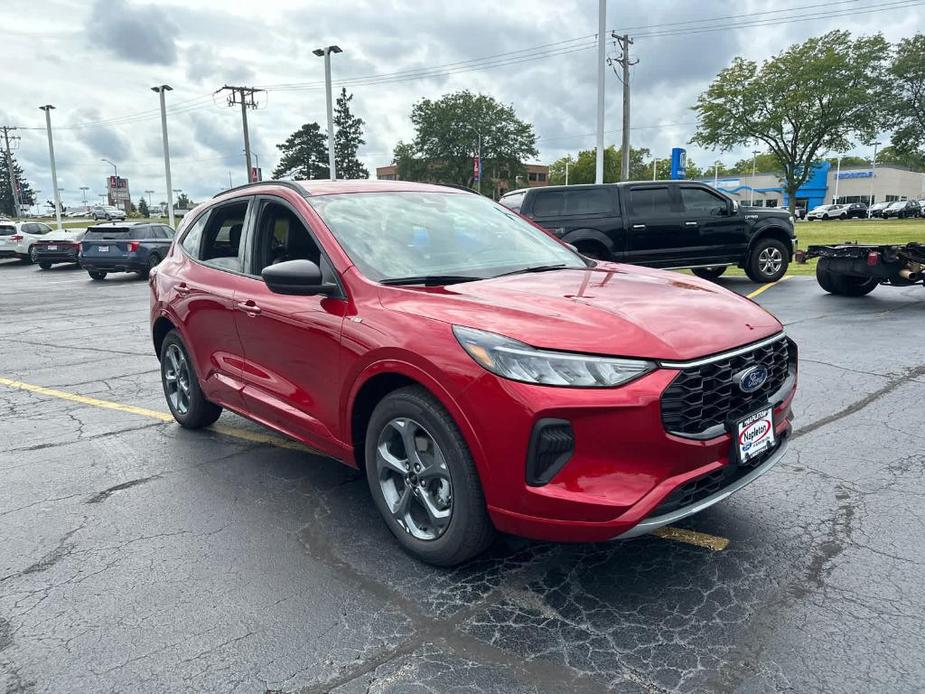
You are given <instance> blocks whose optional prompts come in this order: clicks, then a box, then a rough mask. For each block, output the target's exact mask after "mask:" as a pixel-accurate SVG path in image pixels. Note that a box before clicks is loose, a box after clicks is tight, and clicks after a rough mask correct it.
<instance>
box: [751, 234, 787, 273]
mask: <svg viewBox="0 0 925 694" xmlns="http://www.w3.org/2000/svg"><path fill="white" fill-rule="evenodd" d="M789 256H790V252H789V251H788V250H787V247H786V246H785V245H784V244H783V242H782V241H779V240H777V239H776V238H773V237H765V238H763V239H758V241H756V242H755V245H754V246H753V247H752V250H751V252H750V253H749V254H748V259H747V260H746V262H745V274H746V275H748V278H749V279H750V280H751V281H752V282H758V283H760V284H765V283H767V282H777V280H779V279H780V278H781V277H783V276H784V273H785V272H787V267H788V266H789V265H790V259H789Z"/></svg>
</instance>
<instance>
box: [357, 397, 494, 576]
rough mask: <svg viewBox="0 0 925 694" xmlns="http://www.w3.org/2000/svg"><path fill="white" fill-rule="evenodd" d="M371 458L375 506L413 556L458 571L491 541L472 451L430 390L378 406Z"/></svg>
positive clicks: (369, 441) (368, 446)
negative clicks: (458, 567) (454, 567)
mask: <svg viewBox="0 0 925 694" xmlns="http://www.w3.org/2000/svg"><path fill="white" fill-rule="evenodd" d="M365 453H366V473H367V474H366V478H367V481H368V483H369V490H370V493H371V494H372V497H373V501H374V502H375V504H376V508H378V509H379V512H380V513H381V514H382V517H383V519H384V520H385V522H386V525H387V526H388V527H389V530H390V531H391V532H392V534H393V535H394V536H395V539H396V540H397V541H398V543H399V544H400V545H401V546H402V548H403V549H404V550H405V551H407V552H408V553H409V554H411V555H413V556H414V557H416V558H418V559H420V560H422V561H425V562H427V563H429V564H434V565H437V566H455V565H457V564H461V563H462V562H465V561H467V560H468V559H471V558H472V557H474V556H476V555H478V554H480V553H481V552H483V551H484V550H485V549H486V548H487V547H488V545H489V544H491V541H492V539H493V538H494V534H495V529H494V526H492V523H491V520H490V519H489V517H488V511H487V509H486V506H485V496H484V494H483V492H482V485H481V482H480V480H479V476H478V472H477V471H476V468H475V463H474V462H473V460H472V455H471V453H470V452H469V447H468V446H467V445H466V442H465V440H464V439H463V437H462V434H461V433H460V431H459V428H458V427H457V426H456V423H455V422H454V421H453V419H452V417H451V416H450V415H449V413H448V412H447V411H446V410H445V409H444V407H443V406H442V405H441V404H440V402H439V401H438V400H437V399H436V398H435V397H434V396H433V395H431V394H430V393H429V392H428V391H427V390H426V389H425V388H423V387H421V386H409V387H406V388H401V389H399V390H396V391H393V392H392V393H389V394H388V395H387V396H386V397H385V398H383V399H382V400H381V401H380V402H379V404H378V405H377V406H376V409H375V410H374V411H373V414H372V417H371V418H370V421H369V426H368V427H367V430H366V442H365Z"/></svg>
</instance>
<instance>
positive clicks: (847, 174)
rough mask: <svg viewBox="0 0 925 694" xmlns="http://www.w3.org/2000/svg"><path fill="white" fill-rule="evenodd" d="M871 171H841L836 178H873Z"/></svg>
mask: <svg viewBox="0 0 925 694" xmlns="http://www.w3.org/2000/svg"><path fill="white" fill-rule="evenodd" d="M873 176H874V172H873V171H842V172H841V173H840V174H838V178H840V179H841V178H873Z"/></svg>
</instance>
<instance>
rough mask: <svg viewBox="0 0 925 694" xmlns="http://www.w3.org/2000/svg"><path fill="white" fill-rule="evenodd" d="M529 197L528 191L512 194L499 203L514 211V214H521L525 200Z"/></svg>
mask: <svg viewBox="0 0 925 694" xmlns="http://www.w3.org/2000/svg"><path fill="white" fill-rule="evenodd" d="M526 195H527V191H521V192H520V193H511V194H510V195H505V196H504V197H502V198H501V199H500V200H499V201H498V202H500V203H501V204H502V205H504V206H505V207H506V208H508V209H509V210H514V212H520V206H521V205H523V204H524V198H525V197H526Z"/></svg>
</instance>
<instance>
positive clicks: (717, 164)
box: [713, 159, 723, 188]
mask: <svg viewBox="0 0 925 694" xmlns="http://www.w3.org/2000/svg"><path fill="white" fill-rule="evenodd" d="M722 163H723V162H721V161H720V160H719V159H717V160H716V161H715V162H714V163H713V187H714V188H719V167H720V165H721V164H722Z"/></svg>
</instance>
